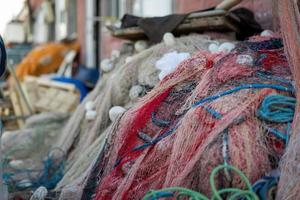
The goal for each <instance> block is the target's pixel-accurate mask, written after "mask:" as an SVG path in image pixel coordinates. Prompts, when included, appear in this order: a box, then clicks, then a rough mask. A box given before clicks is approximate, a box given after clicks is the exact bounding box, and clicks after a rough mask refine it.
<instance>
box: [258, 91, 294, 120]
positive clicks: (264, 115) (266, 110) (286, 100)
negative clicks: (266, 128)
mask: <svg viewBox="0 0 300 200" xmlns="http://www.w3.org/2000/svg"><path fill="white" fill-rule="evenodd" d="M295 107H296V98H294V97H288V96H285V95H269V96H267V97H266V98H265V99H264V100H263V102H262V104H261V106H260V108H259V109H258V116H259V117H260V118H261V119H263V120H266V121H269V122H275V123H288V122H292V121H293V117H294V113H295Z"/></svg>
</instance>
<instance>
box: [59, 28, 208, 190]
mask: <svg viewBox="0 0 300 200" xmlns="http://www.w3.org/2000/svg"><path fill="white" fill-rule="evenodd" d="M212 42H214V41H213V40H211V39H210V38H209V37H208V36H205V35H197V34H195V35H189V36H183V37H180V38H176V39H175V43H174V44H173V45H166V44H165V43H163V42H162V43H160V44H157V45H154V46H152V47H150V48H149V49H146V50H144V51H142V52H140V53H138V54H136V55H134V56H132V57H131V59H127V62H126V61H125V60H126V57H128V56H129V55H131V52H124V53H122V51H121V55H120V57H119V58H118V60H117V61H116V63H115V67H114V69H113V70H112V71H110V72H108V73H105V74H104V75H103V77H102V78H101V79H100V81H99V82H98V84H97V86H96V88H95V89H94V90H93V91H92V92H91V94H89V95H88V97H87V98H86V99H85V100H84V102H83V103H82V104H81V105H79V106H78V108H77V110H76V111H75V113H74V114H73V115H72V116H71V118H70V120H69V121H68V123H67V125H66V127H65V128H64V130H63V132H62V134H61V136H60V138H59V142H58V143H57V144H56V145H55V146H56V147H59V148H61V149H63V150H64V151H65V152H68V162H67V166H66V174H65V176H64V178H63V179H62V181H61V182H60V183H59V184H58V186H57V190H61V189H62V188H65V187H66V186H68V185H72V186H73V185H78V183H82V182H83V179H84V177H86V176H85V175H84V174H86V173H87V172H88V171H89V170H88V168H89V166H90V164H91V163H92V162H93V160H94V159H95V158H96V157H98V155H99V153H100V152H101V149H99V146H101V144H103V143H104V142H105V138H106V135H107V134H106V133H107V132H108V131H109V130H110V129H107V128H108V127H109V125H110V124H111V120H110V119H109V111H110V109H111V108H112V107H113V106H122V107H124V108H126V109H128V108H130V107H131V106H132V105H134V104H135V102H136V101H137V99H132V98H130V95H129V93H130V90H131V89H132V87H133V86H137V85H138V86H140V87H142V88H143V90H144V92H143V94H141V95H140V96H143V95H144V94H145V93H146V92H148V91H150V90H151V89H152V88H153V87H154V86H155V85H156V84H157V83H158V82H159V77H158V74H159V72H160V71H159V70H158V69H157V68H155V63H156V61H157V60H159V59H160V58H161V57H162V56H163V55H164V54H165V53H169V52H173V51H178V52H187V53H190V54H194V53H195V52H197V51H199V50H207V49H208V46H209V45H210V44H211V43H212ZM89 102H93V104H94V105H93V106H94V110H95V111H96V116H95V119H94V120H88V119H86V112H87V111H86V106H87V104H88V103H89ZM76 192H77V189H76Z"/></svg>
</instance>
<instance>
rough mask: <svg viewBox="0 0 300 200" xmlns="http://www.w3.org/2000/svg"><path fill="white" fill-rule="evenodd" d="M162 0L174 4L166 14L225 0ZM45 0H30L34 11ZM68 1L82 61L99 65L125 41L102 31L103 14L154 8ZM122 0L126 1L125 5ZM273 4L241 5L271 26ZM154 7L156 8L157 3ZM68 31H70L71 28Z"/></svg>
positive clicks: (252, 0) (263, 0)
mask: <svg viewBox="0 0 300 200" xmlns="http://www.w3.org/2000/svg"><path fill="white" fill-rule="evenodd" d="M58 1H62V0H56V1H54V2H58ZM160 1H166V2H169V4H170V6H169V7H167V11H166V14H169V13H170V12H173V13H174V12H178V13H186V12H192V11H197V10H201V9H205V8H210V7H213V6H215V5H216V4H218V3H220V2H221V1H222V0H209V1H208V0H160ZM42 2H43V0H30V3H31V6H32V9H33V10H36V9H38V8H39V6H40V5H41V3H42ZM65 2H67V3H66V4H67V8H66V12H69V13H73V14H71V15H67V16H69V18H70V19H69V21H67V23H68V24H69V23H71V22H75V23H76V25H74V24H73V25H72V26H76V27H75V28H76V35H77V39H78V42H79V43H80V45H81V56H80V57H81V61H82V63H89V62H88V60H89V59H94V62H90V63H95V65H97V63H98V64H99V62H100V59H99V58H100V52H101V57H102V58H104V57H108V56H109V55H110V52H111V50H112V49H116V48H119V47H120V45H121V43H122V42H123V41H121V40H119V39H116V38H112V37H111V36H110V35H109V33H108V32H107V31H104V29H103V28H102V29H101V30H102V31H100V26H99V19H100V18H99V15H100V13H101V15H103V16H113V17H118V18H120V17H121V16H122V14H124V12H126V11H128V10H129V11H131V12H134V11H135V13H140V14H141V13H143V12H144V13H145V12H146V11H147V10H149V12H150V11H151V8H149V0H139V1H138V2H144V4H143V5H144V8H141V6H140V8H139V9H140V10H143V11H138V12H137V8H136V7H134V6H132V4H133V2H134V0H127V1H126V5H125V6H124V5H123V4H124V1H121V0H90V1H89V0H65ZM88 2H92V4H93V7H91V8H93V9H87V6H91V5H89V4H88ZM121 2H123V4H122V5H121ZM136 2H137V1H136ZM152 2H155V1H152ZM166 2H165V3H166ZM56 4H58V3H56ZM71 5H73V6H71ZM74 5H76V7H75V9H74ZM130 5H131V6H130ZM270 5H272V0H247V1H244V2H242V3H241V4H240V5H239V6H243V7H246V8H249V9H251V10H254V11H255V16H256V18H257V20H258V21H259V22H260V23H261V24H262V25H263V27H264V28H271V25H272V23H271V22H272V13H271V10H272V9H271V7H270ZM55 6H58V5H55ZM122 6H123V7H122ZM147 6H148V7H147ZM151 7H153V5H152V6H151ZM154 8H155V9H156V10H157V9H158V7H157V6H155V5H154ZM87 10H88V11H90V12H91V13H87ZM145 10H146V11H145ZM152 11H153V9H152ZM58 13H59V12H58ZM146 13H147V12H146ZM87 14H91V16H93V17H88V15H87ZM74 16H75V17H74ZM88 18H89V19H88ZM91 18H93V19H94V20H93V21H92V24H93V29H92V31H93V33H94V35H93V36H92V37H93V38H92V39H93V40H88V39H87V37H90V36H89V33H87V30H89V29H88V27H87V23H89V22H90V21H89V20H92V19H91ZM56 23H57V22H56ZM90 28H91V27H90ZM67 29H68V28H67ZM73 29H74V28H73ZM58 32H59V31H58ZM66 32H67V34H68V31H66ZM56 33H57V32H56ZM100 33H101V34H100ZM100 35H101V36H100ZM100 38H101V39H100ZM89 41H90V42H89ZM91 41H93V43H94V44H90V43H91ZM87 52H89V53H87ZM90 54H95V55H94V56H92V57H91V56H90ZM90 67H93V66H90Z"/></svg>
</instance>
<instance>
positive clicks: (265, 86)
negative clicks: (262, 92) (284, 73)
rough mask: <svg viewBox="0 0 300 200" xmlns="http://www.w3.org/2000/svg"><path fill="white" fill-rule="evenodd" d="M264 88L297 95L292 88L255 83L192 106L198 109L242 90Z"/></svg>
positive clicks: (210, 97)
mask: <svg viewBox="0 0 300 200" xmlns="http://www.w3.org/2000/svg"><path fill="white" fill-rule="evenodd" d="M262 88H271V89H275V90H279V91H284V92H290V93H293V94H294V93H295V89H294V88H292V87H284V86H281V85H277V84H261V83H254V84H246V85H241V86H238V87H235V88H233V89H230V90H226V91H224V92H221V93H219V94H217V95H213V96H209V97H206V98H204V99H202V100H200V101H198V102H196V103H194V104H193V105H192V107H198V106H202V105H203V104H204V103H206V102H212V101H214V100H216V99H218V98H220V97H223V96H226V95H229V94H233V93H236V92H238V91H240V90H246V89H262Z"/></svg>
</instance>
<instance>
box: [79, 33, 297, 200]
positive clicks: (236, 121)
mask: <svg viewBox="0 0 300 200" xmlns="http://www.w3.org/2000/svg"><path fill="white" fill-rule="evenodd" d="M283 55H284V54H283V49H282V43H281V40H280V39H278V38H257V37H256V38H253V39H250V40H249V41H246V42H241V43H239V44H237V47H236V48H235V49H234V50H233V51H232V52H231V53H229V54H209V53H207V52H199V53H198V54H197V55H195V56H194V57H192V58H190V59H188V60H186V61H184V62H182V63H181V64H180V65H179V66H178V67H177V70H176V71H175V72H174V73H172V74H171V75H169V76H167V77H166V78H165V79H164V80H163V81H162V82H161V83H160V84H159V85H158V86H157V87H155V88H154V89H153V90H152V91H151V92H150V93H149V94H148V95H146V96H145V97H144V98H143V99H142V100H141V101H140V102H139V103H138V105H137V106H135V107H134V108H132V109H131V110H129V111H128V112H126V113H125V114H124V115H123V117H122V118H121V119H120V122H119V123H118V124H116V126H117V127H116V128H115V129H114V130H112V135H111V139H110V140H109V141H108V144H107V148H106V151H105V153H103V154H101V155H100V156H99V159H98V162H97V163H96V165H95V167H94V172H93V173H92V174H91V177H90V180H89V181H88V184H87V187H86V189H85V195H84V196H83V199H88V198H91V197H93V198H94V199H97V200H99V199H141V198H142V197H143V196H144V195H145V194H146V193H147V191H149V190H150V189H161V188H164V187H170V186H182V187H187V188H190V189H193V190H196V191H199V192H202V193H204V194H207V195H209V194H210V193H211V189H210V185H209V174H210V172H211V171H212V169H213V168H215V167H216V166H218V165H220V164H223V163H227V164H230V165H233V166H235V167H237V168H239V169H240V170H242V171H243V172H244V173H245V175H246V176H247V177H248V178H249V179H250V181H251V182H252V183H254V182H255V181H256V180H258V179H259V178H260V177H262V176H263V175H264V174H265V173H266V172H268V171H269V170H271V169H272V168H274V167H276V166H277V164H278V163H277V161H274V160H277V159H274V158H277V157H280V153H281V152H280V151H278V145H274V144H275V143H276V144H277V143H278V144H282V142H281V141H280V140H279V139H277V138H273V137H270V136H269V133H268V132H267V131H266V129H265V128H264V127H265V125H266V122H264V121H263V120H261V119H259V118H258V117H257V109H258V108H259V106H260V104H261V102H262V101H263V99H264V98H265V97H266V96H267V95H269V94H274V93H284V94H288V95H289V94H290V93H291V92H293V90H292V89H291V86H290V84H289V81H290V72H289V69H288V64H287V61H286V59H285V57H284V56H283ZM282 126H283V125H277V127H276V128H279V129H280V128H282ZM282 129H283V128H282ZM283 147H284V144H283V145H282V146H280V145H279V149H280V150H282V148H283ZM276 148H277V149H276ZM95 176H97V180H96V179H95ZM216 182H217V186H218V187H225V186H230V187H240V188H243V187H244V185H243V183H242V181H241V180H240V179H239V178H238V177H236V176H235V175H233V174H232V175H231V174H230V173H229V172H226V171H224V174H220V175H219V176H218V177H217V179H216Z"/></svg>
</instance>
